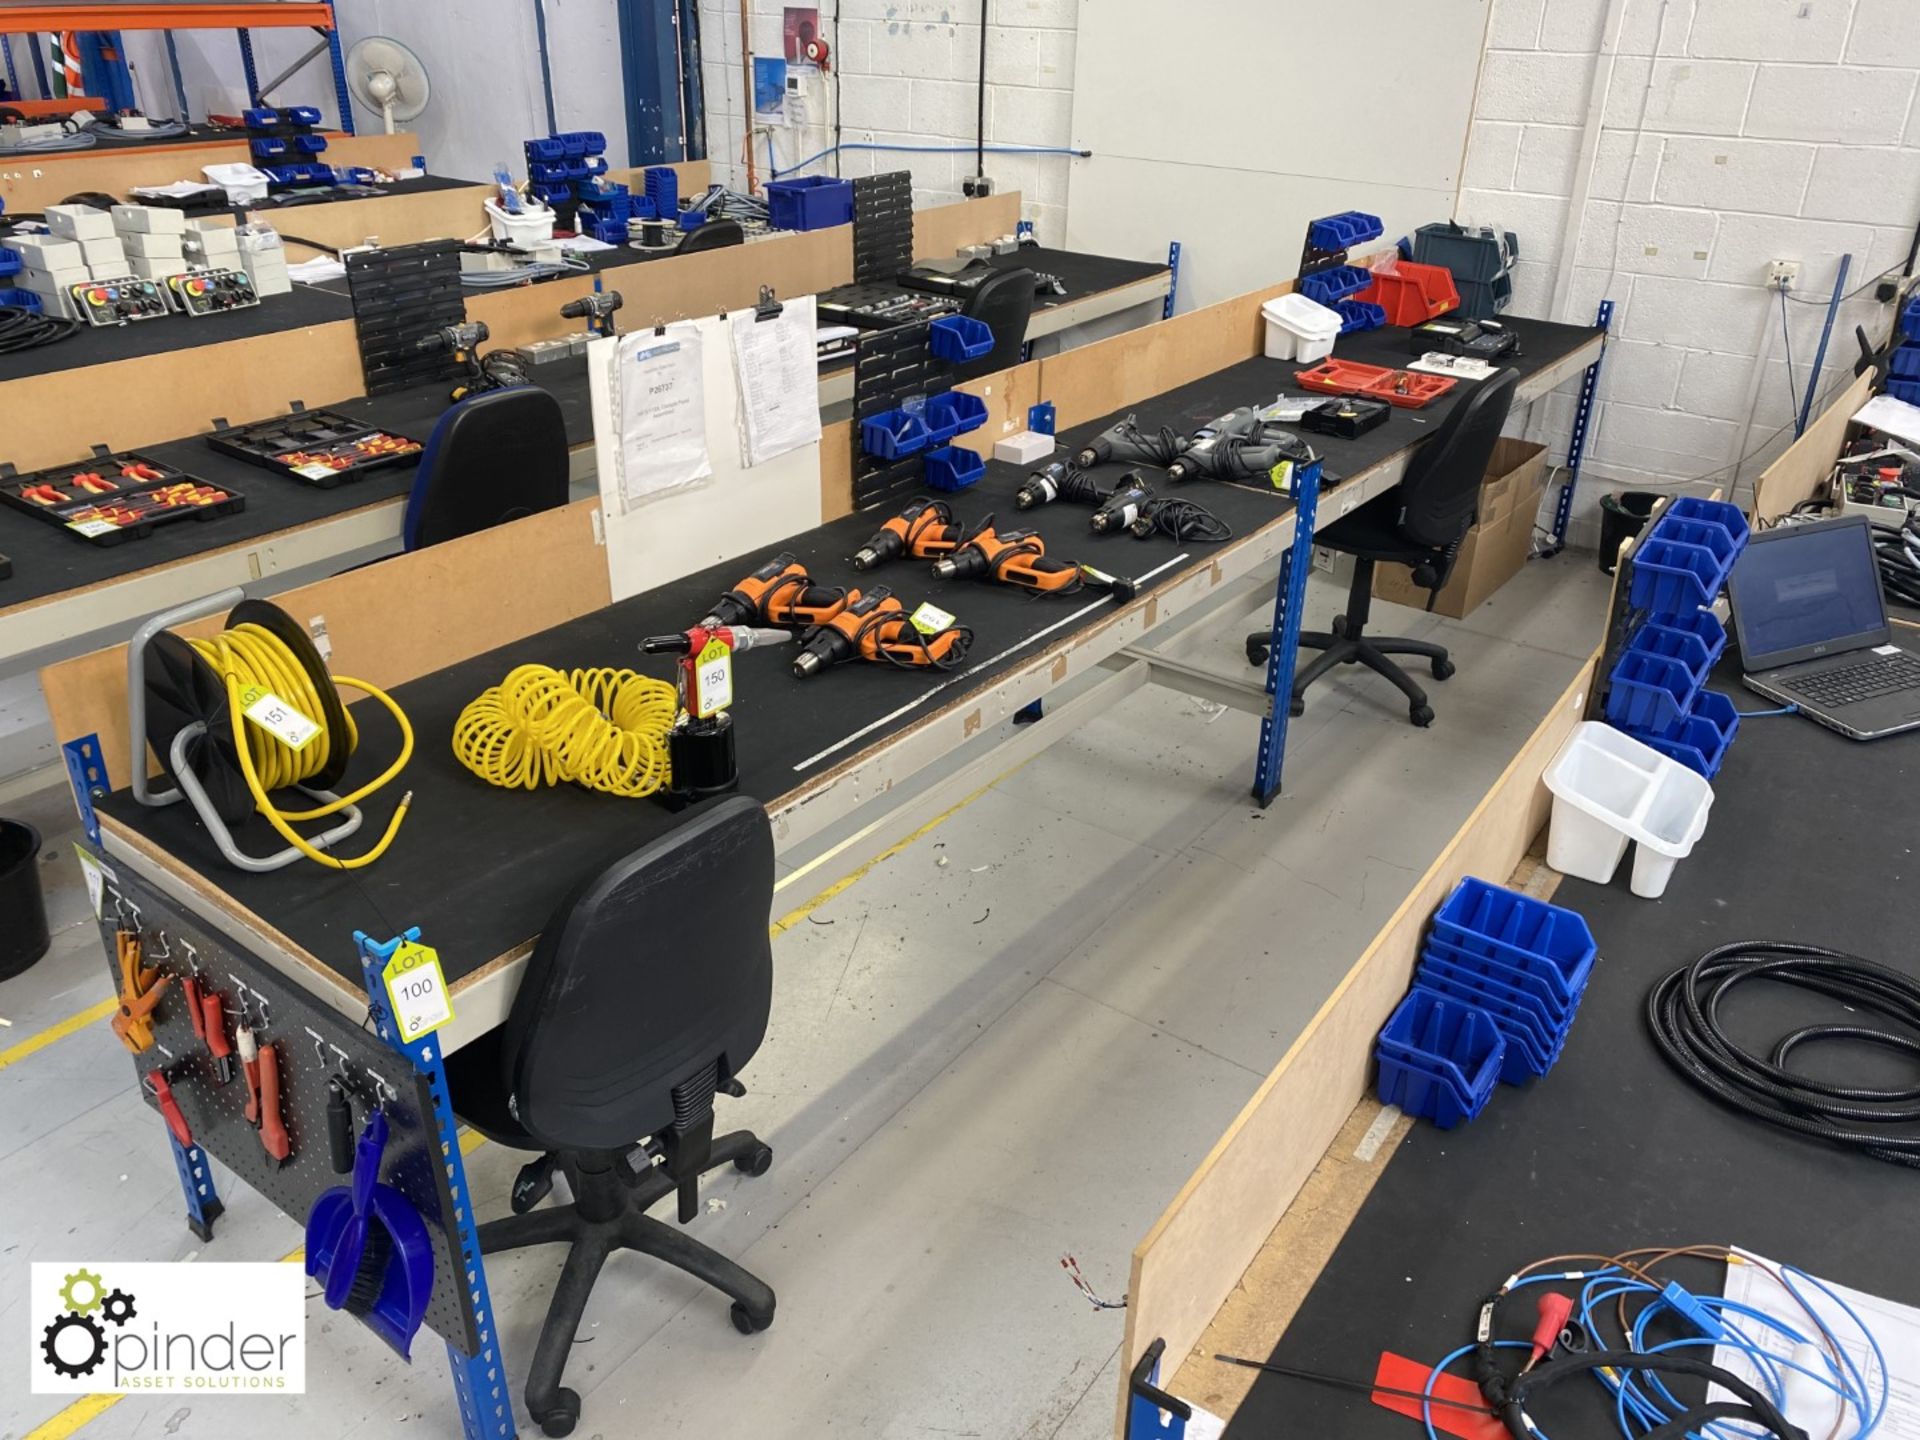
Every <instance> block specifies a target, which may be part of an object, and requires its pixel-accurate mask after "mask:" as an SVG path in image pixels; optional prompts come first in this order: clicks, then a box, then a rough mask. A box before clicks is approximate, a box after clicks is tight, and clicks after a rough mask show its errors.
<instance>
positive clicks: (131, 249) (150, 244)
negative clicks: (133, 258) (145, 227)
mask: <svg viewBox="0 0 1920 1440" xmlns="http://www.w3.org/2000/svg"><path fill="white" fill-rule="evenodd" d="M120 243H121V247H122V248H123V249H124V250H125V251H126V252H127V254H129V255H139V256H143V257H145V258H146V259H148V260H178V259H179V258H180V237H179V236H178V235H155V234H150V233H148V232H145V231H139V230H130V231H128V232H127V233H126V234H125V235H122V236H121V237H120Z"/></svg>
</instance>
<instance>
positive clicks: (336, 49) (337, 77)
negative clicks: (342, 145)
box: [326, 0, 353, 135]
mask: <svg viewBox="0 0 1920 1440" xmlns="http://www.w3.org/2000/svg"><path fill="white" fill-rule="evenodd" d="M327 9H329V10H332V11H334V19H333V24H331V25H329V26H328V27H327V33H326V41H327V57H328V59H329V60H331V61H332V63H333V98H334V99H335V100H336V101H337V102H339V105H340V128H341V129H342V130H344V131H345V132H346V133H347V134H349V135H351V134H353V92H352V91H351V90H349V89H348V88H347V58H346V56H345V55H343V54H341V53H340V16H339V7H338V6H336V5H335V3H334V0H327Z"/></svg>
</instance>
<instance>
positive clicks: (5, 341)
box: [0, 305, 80, 355]
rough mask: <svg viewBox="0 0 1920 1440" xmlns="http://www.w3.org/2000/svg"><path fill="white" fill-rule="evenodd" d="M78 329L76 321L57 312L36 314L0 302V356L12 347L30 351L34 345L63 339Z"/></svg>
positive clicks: (78, 323)
mask: <svg viewBox="0 0 1920 1440" xmlns="http://www.w3.org/2000/svg"><path fill="white" fill-rule="evenodd" d="M79 331H80V322H79V321H78V320H68V319H65V318H64V317H62V316H59V315H40V314H36V313H35V312H33V311H31V310H18V309H15V308H14V307H13V306H11V305H0V355H11V354H13V353H14V352H15V351H16V350H32V349H34V348H36V347H37V346H41V345H51V344H53V343H54V342H55V341H56V340H65V339H67V338H68V337H69V336H72V335H76V334H78V333H79Z"/></svg>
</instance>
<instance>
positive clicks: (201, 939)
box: [100, 862, 480, 1355]
mask: <svg viewBox="0 0 1920 1440" xmlns="http://www.w3.org/2000/svg"><path fill="white" fill-rule="evenodd" d="M108 863H109V864H111V862H108ZM114 868H115V872H116V874H117V875H118V876H119V878H118V879H117V880H113V881H109V882H108V884H107V886H106V888H105V890H104V892H103V898H102V903H101V910H102V912H103V914H102V918H101V921H100V938H101V942H102V944H103V945H104V946H105V948H106V955H107V969H108V971H109V973H110V974H111V975H112V984H113V986H114V991H115V993H116V994H117V993H119V986H120V975H119V969H118V964H117V961H116V959H115V932H116V930H117V929H118V928H119V925H120V923H121V917H122V915H124V917H125V921H126V923H127V924H128V926H129V927H130V928H133V929H135V930H137V931H138V932H139V934H140V936H141V940H142V947H143V955H142V964H143V965H145V966H148V967H151V968H154V969H158V970H159V971H161V972H162V973H163V974H165V975H168V976H170V977H171V979H170V980H169V982H168V985H167V989H166V991H165V993H164V994H163V995H162V997H161V1000H160V1003H159V1005H158V1006H157V1007H155V1009H154V1011H153V1020H154V1025H153V1034H154V1045H153V1048H152V1049H150V1050H148V1051H146V1052H144V1053H142V1054H139V1055H134V1056H131V1057H130V1058H131V1059H132V1061H133V1068H134V1076H135V1085H136V1088H137V1089H138V1090H139V1092H140V1095H141V1096H142V1098H143V1099H144V1100H145V1101H146V1103H147V1106H148V1108H149V1109H151V1110H153V1111H154V1118H153V1123H154V1124H155V1125H156V1126H159V1127H162V1128H164V1127H165V1124H166V1122H165V1121H164V1120H163V1119H162V1118H161V1116H160V1114H159V1103H158V1102H157V1101H156V1100H155V1099H154V1097H153V1093H152V1091H151V1090H150V1089H149V1088H148V1086H147V1083H146V1077H147V1074H148V1072H149V1071H152V1070H155V1069H158V1068H160V1067H162V1066H164V1067H165V1068H166V1072H167V1079H168V1082H169V1083H170V1084H171V1085H172V1087H173V1095H174V1099H175V1101H176V1102H177V1103H178V1104H179V1106H180V1113H181V1114H182V1115H184V1116H185V1117H186V1121H187V1124H188V1126H189V1127H190V1128H191V1129H192V1131H193V1138H194V1141H195V1142H196V1143H197V1144H198V1145H199V1146H200V1147H201V1148H202V1149H204V1150H205V1151H206V1152H207V1153H208V1154H210V1155H213V1156H215V1157H216V1158H218V1159H219V1161H220V1162H221V1163H222V1164H223V1165H225V1166H226V1167H227V1168H228V1169H229V1170H231V1171H232V1172H233V1173H234V1175H235V1176H237V1177H238V1178H239V1179H240V1180H242V1181H244V1182H245V1183H246V1184H248V1185H250V1186H252V1187H253V1188H254V1189H255V1190H257V1191H258V1192H259V1193H260V1194H262V1195H264V1196H266V1198H267V1199H268V1200H270V1201H272V1202H273V1204H274V1205H275V1206H277V1207H278V1208H279V1209H280V1210H282V1211H283V1212H285V1213H286V1214H287V1215H288V1216H290V1217H291V1218H292V1219H293V1220H295V1221H297V1222H298V1223H300V1224H302V1225H304V1224H305V1223H306V1219H307V1213H308V1211H309V1210H311V1209H312V1208H313V1202H314V1201H315V1200H316V1199H318V1198H319V1197H320V1195H321V1193H322V1192H324V1191H326V1190H330V1189H332V1188H333V1187H335V1186H345V1185H346V1184H347V1183H348V1179H349V1177H348V1176H347V1175H342V1174H336V1173H335V1171H334V1169H333V1164H332V1160H331V1157H330V1155H329V1152H328V1147H327V1121H326V1108H327V1081H328V1079H329V1078H330V1077H331V1076H334V1075H344V1076H345V1078H346V1079H347V1081H348V1084H349V1088H350V1090H351V1092H352V1094H353V1102H354V1104H353V1119H354V1136H355V1139H356V1140H357V1139H358V1138H359V1133H360V1130H361V1129H362V1128H363V1127H364V1126H365V1125H366V1122H367V1119H368V1117H369V1116H370V1115H371V1114H372V1113H373V1105H374V1103H375V1102H376V1101H379V1102H380V1103H382V1104H384V1106H385V1108H386V1112H387V1123H388V1126H389V1135H388V1140H387V1148H386V1152H385V1154H384V1156H383V1157H382V1161H381V1166H380V1178H381V1180H382V1181H384V1182H385V1183H386V1184H388V1185H391V1186H393V1187H394V1188H395V1189H396V1190H398V1191H399V1192H400V1193H401V1194H402V1195H404V1196H406V1197H407V1199H408V1200H409V1201H411V1202H412V1204H413V1206H414V1208H415V1209H416V1210H418V1211H419V1212H420V1215H421V1218H422V1219H424V1220H425V1221H426V1224H427V1234H428V1235H429V1237H430V1238H431V1239H432V1242H433V1294H432V1297H431V1299H430V1300H429V1301H428V1304H427V1313H426V1318H425V1322H424V1323H425V1325H426V1327H427V1328H428V1329H431V1330H433V1331H434V1332H435V1333H436V1334H438V1335H440V1336H441V1337H443V1338H444V1339H445V1340H447V1341H448V1342H449V1343H450V1344H451V1345H453V1347H454V1348H455V1349H456V1350H459V1351H461V1352H462V1353H463V1354H467V1355H472V1354H473V1353H475V1352H476V1351H477V1350H478V1348H479V1343H480V1338H479V1331H478V1327H477V1326H476V1325H475V1323H474V1314H473V1305H472V1301H471V1299H470V1291H469V1288H468V1287H467V1286H466V1285H464V1284H462V1283H460V1276H461V1275H463V1274H464V1272H465V1270H466V1268H467V1266H466V1262H465V1261H464V1260H460V1259H459V1258H458V1246H459V1240H458V1236H459V1231H458V1228H457V1225H456V1224H453V1223H450V1218H451V1217H452V1216H453V1214H454V1200H453V1195H452V1191H451V1188H450V1184H449V1181H448V1177H447V1166H446V1164H445V1162H444V1161H443V1160H442V1159H441V1158H440V1154H439V1141H438V1139H437V1137H436V1135H435V1133H434V1127H433V1120H432V1114H433V1104H432V1097H431V1095H430V1093H429V1091H428V1086H427V1079H426V1077H425V1076H423V1075H421V1074H420V1073H419V1072H418V1071H416V1070H415V1069H414V1068H413V1064H412V1062H411V1061H410V1060H408V1059H407V1058H406V1057H405V1056H403V1055H401V1054H399V1053H398V1052H396V1051H394V1050H391V1049H389V1048H388V1047H387V1046H386V1045H385V1044H384V1043H382V1041H381V1040H380V1039H379V1038H378V1037H377V1036H376V1035H375V1034H374V1033H373V1031H372V1030H371V1029H370V1028H363V1027H362V1026H357V1025H355V1024H354V1023H353V1022H352V1021H351V1020H349V1019H347V1018H346V1017H345V1016H343V1015H341V1014H340V1012H339V1011H337V1010H335V1009H334V1008H333V1007H332V1006H330V1005H327V1004H325V1003H323V1002H321V1001H318V1000H316V999H315V998H314V997H313V996H312V995H310V994H309V993H308V992H307V991H306V990H305V989H304V988H302V987H301V986H299V985H298V984H296V983H294V982H293V981H292V980H290V979H288V977H286V976H285V975H283V974H281V973H280V972H279V971H278V970H275V969H273V968H271V967H270V966H267V965H265V964H264V963H262V962H261V961H259V960H257V959H256V958H254V957H253V956H252V955H251V954H249V953H248V952H247V951H246V950H244V949H243V948H241V947H240V946H239V945H237V944H235V943H234V942H233V941H231V940H229V939H228V938H227V937H226V936H224V935H222V934H220V933H219V932H217V931H216V930H214V929H213V928H212V927H210V926H209V925H207V924H206V922H205V921H203V920H201V919H199V918H198V917H197V916H196V917H188V916H187V915H186V913H185V912H184V911H183V910H181V909H180V908H179V907H178V906H177V905H175V904H174V903H173V902H172V901H170V900H168V899H166V898H165V897H163V896H161V895H159V894H157V893H156V892H155V891H154V890H152V889H151V888H150V887H148V886H146V885H145V884H142V883H141V882H139V881H138V880H129V878H128V877H127V874H126V868H125V867H124V866H119V867H114ZM196 973H197V974H198V975H199V976H200V980H201V983H202V985H204V986H209V987H211V988H212V989H214V990H216V991H217V992H218V993H219V994H220V996H221V997H222V1000H223V1002H224V1004H225V1006H226V1010H227V1016H228V1041H229V1044H231V1043H232V1029H233V1027H234V1026H235V1025H236V1024H237V1023H238V1020H237V1011H238V1010H239V1009H240V1008H241V1003H242V1002H243V1001H244V1007H245V1010H246V1014H247V1015H248V1017H249V1018H250V1020H251V1021H252V1023H253V1026H254V1033H255V1036H256V1037H257V1039H258V1041H259V1044H260V1046H261V1048H262V1049H264V1048H265V1047H266V1045H267V1043H268V1042H269V1041H271V1042H272V1043H274V1044H275V1045H277V1046H278V1047H279V1050H280V1103H281V1114H282V1118H283V1119H284V1120H285V1122H286V1127H287V1134H288V1136H289V1138H290V1139H291V1141H292V1153H291V1154H290V1156H289V1157H288V1160H287V1162H286V1164H284V1165H279V1164H276V1163H275V1161H274V1160H273V1158H272V1157H271V1156H270V1155H268V1154H267V1152H266V1151H265V1150H264V1149H263V1148H262V1147H261V1144H260V1138H259V1133H258V1132H257V1131H256V1130H255V1129H254V1127H253V1126H252V1125H250V1124H249V1123H248V1122H247V1118H246V1113H245V1106H246V1103H247V1085H246V1081H245V1079H244V1078H242V1076H241V1074H240V1057H239V1054H238V1047H237V1046H235V1047H234V1048H235V1054H234V1057H233V1065H234V1072H233V1079H232V1080H230V1081H228V1082H227V1083H226V1084H224V1085H223V1084H220V1083H219V1080H218V1077H217V1073H216V1067H215V1063H214V1058H213V1055H212V1054H211V1052H210V1051H209V1050H208V1048H207V1046H206V1043H205V1042H204V1041H202V1040H201V1039H200V1038H199V1037H198V1036H196V1035H195V1034H194V1032H193V1025H192V1022H191V1021H190V1020H189V1019H188V1018H187V1009H188V1007H187V1004H186V1002H185V999H184V994H183V990H182V982H183V980H184V979H185V977H187V976H189V975H193V974H196ZM263 1015H264V1016H265V1023H264V1024H262V1023H261V1018H262V1016H263ZM215 1234H216V1238H217V1235H218V1230H217V1227H216V1231H215Z"/></svg>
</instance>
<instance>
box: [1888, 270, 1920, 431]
mask: <svg viewBox="0 0 1920 1440" xmlns="http://www.w3.org/2000/svg"><path fill="white" fill-rule="evenodd" d="M1900 336H1901V341H1900V344H1898V345H1896V346H1895V347H1894V348H1893V351H1892V353H1891V354H1889V355H1888V356H1887V394H1889V395H1891V396H1893V398H1894V399H1896V400H1904V401H1906V402H1907V403H1908V404H1909V405H1920V295H1916V296H1914V297H1913V299H1911V300H1909V301H1908V302H1907V308H1906V309H1905V310H1902V311H1901V312H1900Z"/></svg>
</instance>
